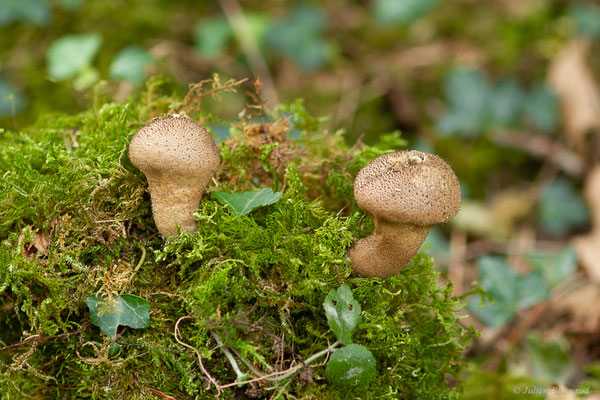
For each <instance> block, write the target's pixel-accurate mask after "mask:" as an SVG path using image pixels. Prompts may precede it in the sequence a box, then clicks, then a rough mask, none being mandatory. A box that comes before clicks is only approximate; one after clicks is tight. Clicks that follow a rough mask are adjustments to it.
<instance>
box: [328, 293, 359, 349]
mask: <svg viewBox="0 0 600 400" xmlns="http://www.w3.org/2000/svg"><path fill="white" fill-rule="evenodd" d="M323 307H324V308H325V315H326V316H327V323H328V324H329V327H330V328H331V330H332V331H333V333H335V336H337V338H338V340H339V341H340V343H342V344H350V343H352V339H351V338H350V335H351V334H352V332H353V331H354V329H355V328H356V325H358V323H359V322H360V312H361V309H360V304H358V301H356V300H354V297H353V296H352V291H351V290H350V288H349V287H348V286H347V285H342V286H340V287H339V288H338V290H337V291H335V290H331V291H330V292H329V294H327V297H325V302H324V303H323Z"/></svg>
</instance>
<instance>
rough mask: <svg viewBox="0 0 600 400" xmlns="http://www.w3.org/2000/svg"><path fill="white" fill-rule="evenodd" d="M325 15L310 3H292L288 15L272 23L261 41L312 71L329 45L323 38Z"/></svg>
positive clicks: (321, 59)
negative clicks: (293, 4)
mask: <svg viewBox="0 0 600 400" xmlns="http://www.w3.org/2000/svg"><path fill="white" fill-rule="evenodd" d="M324 26H325V15H324V13H323V11H322V10H321V9H320V8H318V7H316V6H312V5H308V4H296V5H295V6H294V8H293V9H292V11H291V13H290V15H289V16H288V17H287V18H286V19H285V20H283V21H280V22H278V23H275V24H273V25H272V26H271V28H270V29H269V30H268V31H267V32H266V33H265V35H264V41H265V44H266V45H268V46H270V47H271V48H272V49H273V50H275V51H277V52H278V53H280V54H283V55H284V56H287V57H289V58H291V59H292V60H293V61H294V62H295V63H296V65H298V66H299V67H300V68H302V69H304V70H314V69H317V68H320V67H321V66H323V64H325V62H326V61H327V58H328V57H329V47H328V44H327V42H326V41H325V39H324V37H323V29H324Z"/></svg>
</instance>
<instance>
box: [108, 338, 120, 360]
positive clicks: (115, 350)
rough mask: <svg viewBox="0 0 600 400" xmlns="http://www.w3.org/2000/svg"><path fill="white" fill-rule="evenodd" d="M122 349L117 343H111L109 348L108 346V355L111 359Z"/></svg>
mask: <svg viewBox="0 0 600 400" xmlns="http://www.w3.org/2000/svg"><path fill="white" fill-rule="evenodd" d="M122 347H123V346H121V345H120V344H119V343H117V342H113V343H111V344H110V346H108V355H109V356H111V357H113V356H116V355H117V354H119V353H120V352H121V348H122Z"/></svg>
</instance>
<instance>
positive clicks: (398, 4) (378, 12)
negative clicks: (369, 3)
mask: <svg viewBox="0 0 600 400" xmlns="http://www.w3.org/2000/svg"><path fill="white" fill-rule="evenodd" d="M439 2H440V0H375V1H374V2H373V14H374V16H375V20H376V21H377V22H379V23H380V24H382V25H390V24H400V25H409V24H411V23H413V22H415V21H417V20H418V19H419V18H421V17H423V16H425V15H426V14H427V13H428V12H429V11H431V10H432V9H433V8H434V7H435V6H436V5H437V4H438V3H439Z"/></svg>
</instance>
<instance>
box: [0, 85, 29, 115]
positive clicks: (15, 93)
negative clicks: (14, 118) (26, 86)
mask: <svg viewBox="0 0 600 400" xmlns="http://www.w3.org/2000/svg"><path fill="white" fill-rule="evenodd" d="M24 103H25V98H24V96H23V94H22V93H21V91H19V90H17V88H15V87H14V86H13V84H12V83H10V82H9V81H7V80H6V79H2V78H0V118H1V117H5V116H7V115H11V114H12V112H13V111H14V112H19V111H20V110H21V109H22V108H23V105H24Z"/></svg>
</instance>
